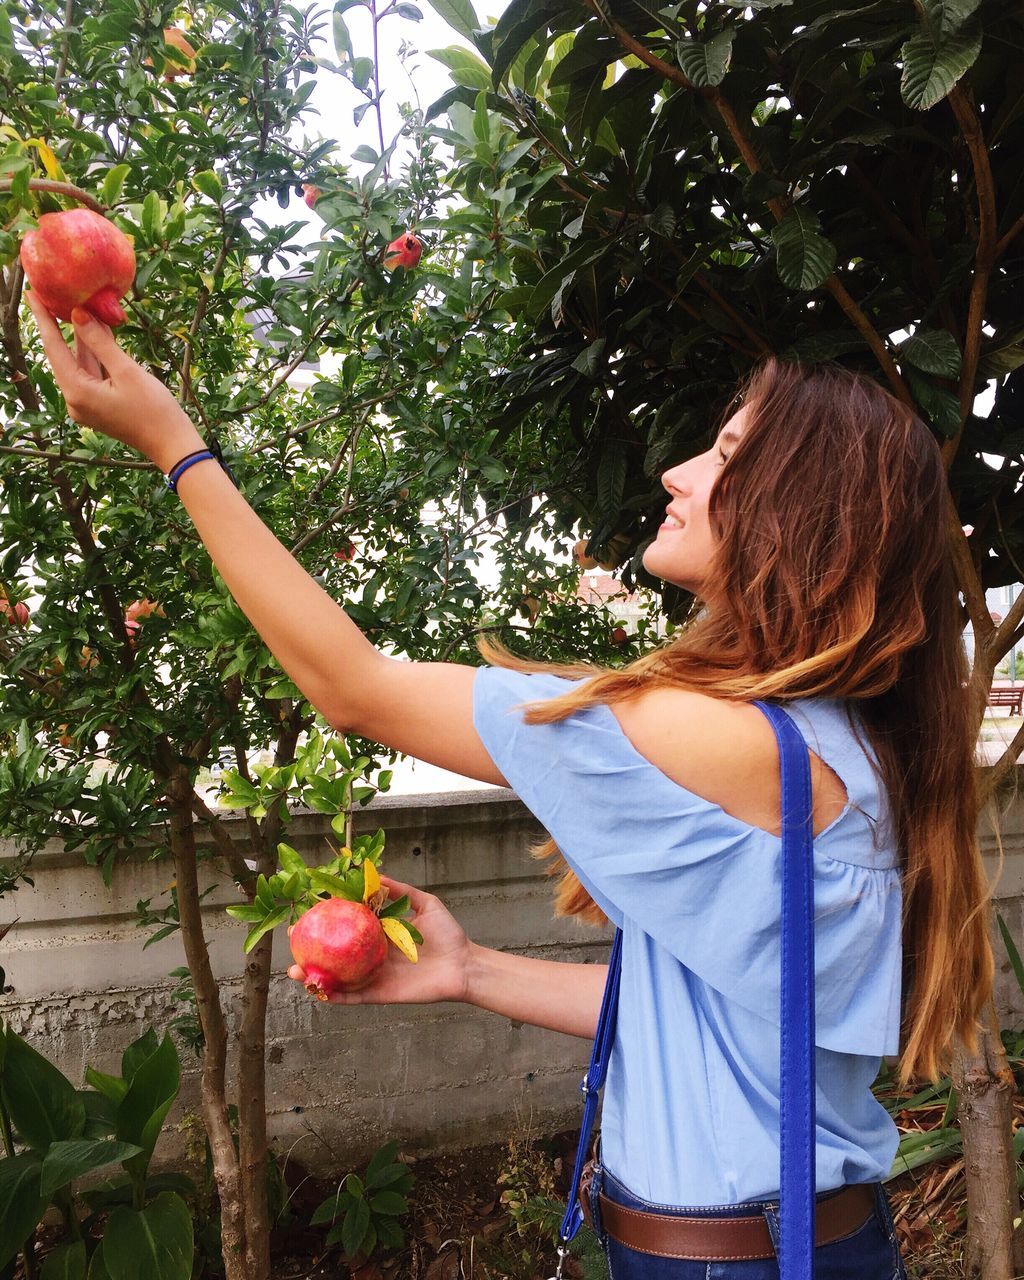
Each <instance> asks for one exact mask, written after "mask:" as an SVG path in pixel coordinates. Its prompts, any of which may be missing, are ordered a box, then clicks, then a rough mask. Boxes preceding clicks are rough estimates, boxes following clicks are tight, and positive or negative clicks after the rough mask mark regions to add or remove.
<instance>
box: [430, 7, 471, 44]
mask: <svg viewBox="0 0 1024 1280" xmlns="http://www.w3.org/2000/svg"><path fill="white" fill-rule="evenodd" d="M430 7H431V8H432V9H433V10H434V12H435V13H436V14H438V15H439V17H442V18H443V19H444V20H445V22H447V23H448V25H449V26H450V27H454V28H455V30H456V31H457V32H458V33H459V35H460V36H465V37H466V39H467V40H472V39H473V37H474V32H476V31H477V30H478V28H479V27H480V26H481V22H480V19H479V18H478V17H477V16H476V12H475V10H474V9H473V6H472V4H471V3H470V0H430Z"/></svg>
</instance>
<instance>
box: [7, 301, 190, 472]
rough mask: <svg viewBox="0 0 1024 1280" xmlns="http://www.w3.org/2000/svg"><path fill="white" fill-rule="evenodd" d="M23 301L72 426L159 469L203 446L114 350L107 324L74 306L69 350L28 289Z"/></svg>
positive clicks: (144, 375)
mask: <svg viewBox="0 0 1024 1280" xmlns="http://www.w3.org/2000/svg"><path fill="white" fill-rule="evenodd" d="M25 299H26V301H27V303H28V306H29V309H30V310H31V312H32V314H33V315H34V316H35V319H36V324H37V325H38V326H39V334H40V337H41V338H42V342H43V351H44V352H45V353H46V358H47V360H48V361H49V362H50V367H51V368H52V369H53V375H54V378H55V379H56V381H57V386H58V387H59V388H60V390H61V392H62V394H63V396H64V399H65V400H66V401H67V406H68V414H69V415H70V416H71V418H72V419H73V420H74V421H75V422H80V423H81V424H82V425H83V426H86V427H94V428H95V429H96V430H97V431H102V432H104V434H106V435H108V436H111V437H113V439H115V440H120V441H121V442H122V444H127V445H130V446H131V447H132V448H133V449H138V450H139V451H140V452H141V453H144V454H145V455H146V456H147V457H148V458H150V459H152V461H153V462H155V463H156V465H157V466H158V467H160V469H161V470H163V471H166V470H167V469H168V468H169V467H171V466H173V465H174V463H175V462H176V461H177V460H178V459H179V458H181V457H182V456H184V454H186V453H189V452H191V451H192V450H194V449H201V448H202V447H203V440H202V437H201V436H200V435H199V432H198V431H197V430H196V428H195V426H194V424H193V423H192V421H191V419H190V418H189V417H188V415H187V414H186V413H185V411H184V410H183V409H182V408H181V406H180V405H179V404H178V402H177V400H175V398H174V396H173V395H172V393H171V391H170V390H169V389H168V388H167V387H165V386H164V384H163V383H162V382H161V381H160V380H159V378H155V377H154V376H153V375H152V374H151V373H150V372H149V371H148V370H146V369H144V368H143V367H142V366H141V365H140V364H137V363H136V362H135V361H134V360H133V359H132V358H131V356H130V355H128V353H127V352H126V351H123V350H122V349H121V347H119V346H118V344H117V340H116V339H115V337H114V335H113V333H112V332H111V330H110V329H109V327H108V326H107V325H105V324H103V323H102V322H101V321H99V320H97V319H95V317H93V316H91V315H90V314H89V312H88V311H85V310H83V309H82V308H80V307H76V308H75V310H74V311H73V312H72V323H73V325H74V331H75V345H74V350H73V351H72V349H71V348H70V347H69V346H68V344H67V342H66V341H65V339H64V335H63V334H62V333H61V331H60V327H59V326H58V324H57V322H56V320H55V319H54V318H53V316H52V315H51V314H50V313H49V311H48V310H47V309H46V307H44V306H43V304H42V303H41V302H40V301H39V299H38V298H37V297H36V295H35V294H34V292H33V291H32V290H31V289H26V290H25Z"/></svg>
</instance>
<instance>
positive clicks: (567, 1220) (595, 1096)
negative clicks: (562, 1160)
mask: <svg viewBox="0 0 1024 1280" xmlns="http://www.w3.org/2000/svg"><path fill="white" fill-rule="evenodd" d="M621 972H622V930H621V929H616V930H615V937H614V938H613V939H612V952H611V955H610V956H609V957H608V977H607V978H606V979H605V984H604V995H603V996H602V997H601V1012H600V1013H599V1014H598V1016H597V1031H596V1033H595V1035H594V1048H593V1050H592V1051H591V1054H590V1066H589V1067H588V1068H587V1073H586V1075H585V1076H584V1077H583V1081H582V1083H581V1084H580V1092H581V1093H582V1094H583V1119H582V1121H581V1122H580V1140H579V1142H578V1143H577V1144H576V1164H575V1166H574V1168H573V1171H572V1184H571V1186H570V1187H569V1203H568V1205H567V1206H566V1210H565V1217H563V1219H562V1226H561V1229H560V1230H559V1236H560V1237H561V1240H562V1245H563V1246H564V1245H567V1244H568V1243H569V1241H570V1240H571V1239H572V1238H573V1236H574V1235H575V1234H576V1232H577V1231H579V1229H580V1227H581V1226H582V1225H583V1210H582V1209H581V1208H580V1179H581V1178H582V1177H583V1166H584V1165H585V1164H586V1162H587V1152H588V1151H589V1149H590V1132H591V1130H592V1129H593V1127H594V1120H595V1118H596V1116H597V1104H598V1102H599V1101H600V1098H601V1086H602V1085H603V1084H604V1078H605V1075H606V1074H607V1072H608V1058H609V1056H610V1054H611V1051H612V1041H613V1040H614V1039H615V1015H616V1013H617V1012H618V1008H619V977H620V975H621Z"/></svg>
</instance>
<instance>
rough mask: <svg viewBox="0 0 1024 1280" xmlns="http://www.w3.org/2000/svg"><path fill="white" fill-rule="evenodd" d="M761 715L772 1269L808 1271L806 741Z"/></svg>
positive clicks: (776, 716) (810, 1091) (811, 1100)
mask: <svg viewBox="0 0 1024 1280" xmlns="http://www.w3.org/2000/svg"><path fill="white" fill-rule="evenodd" d="M754 705H755V706H756V707H758V709H759V710H761V711H763V712H764V714H765V715H766V716H767V717H768V720H769V722H770V723H771V726H772V728H773V729H774V730H775V737H776V739H777V740H778V744H779V761H780V767H781V772H782V997H781V1016H780V1019H779V1021H780V1023H781V1037H782V1045H781V1054H780V1072H781V1081H780V1089H779V1099H780V1106H779V1130H780V1151H781V1161H780V1163H781V1171H780V1178H779V1250H778V1252H779V1274H780V1276H781V1277H782V1280H812V1277H813V1276H814V1204H815V1201H814V1192H815V1176H814V1153H815V1128H816V1123H817V1121H816V1115H815V1080H814V880H813V865H812V858H813V853H814V827H813V821H812V810H811V767H810V761H809V759H808V754H807V746H806V744H805V742H804V740H803V738H802V737H801V735H800V731H799V730H798V729H797V727H796V725H795V724H794V723H793V721H792V719H791V718H790V717H789V715H787V713H786V712H785V711H783V710H782V709H781V708H780V707H777V706H773V705H772V704H771V703H767V702H757V703H755V704H754Z"/></svg>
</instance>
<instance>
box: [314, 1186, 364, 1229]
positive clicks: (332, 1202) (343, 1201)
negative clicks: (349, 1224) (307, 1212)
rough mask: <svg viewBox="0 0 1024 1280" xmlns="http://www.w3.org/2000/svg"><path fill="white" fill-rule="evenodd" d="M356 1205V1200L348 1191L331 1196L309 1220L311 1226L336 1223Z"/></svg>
mask: <svg viewBox="0 0 1024 1280" xmlns="http://www.w3.org/2000/svg"><path fill="white" fill-rule="evenodd" d="M354 1204H355V1200H354V1199H353V1198H352V1196H350V1195H349V1193H348V1192H347V1191H339V1192H338V1193H337V1194H336V1195H333V1196H329V1197H328V1198H327V1199H326V1200H325V1201H324V1202H323V1204H321V1205H320V1206H319V1207H318V1208H317V1209H316V1210H315V1211H314V1213H313V1216H312V1217H311V1218H310V1220H309V1222H310V1225H311V1226H314V1227H318V1226H321V1225H322V1224H323V1223H325V1222H335V1221H336V1220H337V1219H338V1218H340V1217H341V1216H342V1215H343V1214H345V1213H347V1212H348V1211H349V1209H351V1208H352V1206H353V1205H354Z"/></svg>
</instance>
